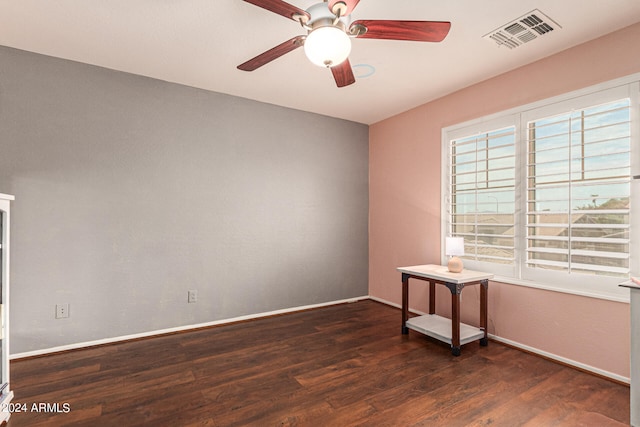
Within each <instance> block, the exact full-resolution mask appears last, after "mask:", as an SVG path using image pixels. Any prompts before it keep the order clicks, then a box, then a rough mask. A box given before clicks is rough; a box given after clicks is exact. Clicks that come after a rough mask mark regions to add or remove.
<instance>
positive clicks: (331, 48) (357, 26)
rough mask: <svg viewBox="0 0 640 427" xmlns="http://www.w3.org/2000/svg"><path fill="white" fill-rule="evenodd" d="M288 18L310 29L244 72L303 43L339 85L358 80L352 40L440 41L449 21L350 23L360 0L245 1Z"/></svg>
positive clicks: (312, 58) (243, 67)
mask: <svg viewBox="0 0 640 427" xmlns="http://www.w3.org/2000/svg"><path fill="white" fill-rule="evenodd" d="M244 1H246V2H247V3H251V4H253V5H256V6H258V7H261V8H263V9H266V10H269V11H271V12H273V13H277V14H278V15H282V16H284V17H285V18H289V19H292V20H294V21H297V22H299V23H300V25H302V27H303V28H304V29H305V30H307V34H306V35H300V36H295V37H293V38H292V39H289V40H287V41H285V42H283V43H281V44H279V45H278V46H276V47H274V48H272V49H269V50H267V51H266V52H263V53H261V54H260V55H258V56H256V57H255V58H252V59H250V60H248V61H247V62H245V63H243V64H240V65H238V69H240V70H243V71H254V70H256V69H258V68H260V67H262V66H263V65H265V64H268V63H269V62H271V61H273V60H274V59H277V58H279V57H281V56H283V55H284V54H286V53H289V52H291V51H293V50H295V49H297V48H299V47H301V46H304V51H305V54H306V55H307V58H309V60H310V61H311V62H312V63H314V64H316V65H319V66H321V67H326V68H329V69H331V72H332V74H333V78H334V79H335V81H336V84H337V85H338V87H344V86H348V85H350V84H353V83H355V81H356V79H355V76H354V75H353V70H352V68H351V64H350V63H349V53H350V52H351V39H352V38H359V39H386V40H406V41H421V42H440V41H442V40H444V38H445V37H446V36H447V34H448V33H449V28H451V23H450V22H443V21H394V20H371V19H360V20H356V21H353V22H350V17H349V15H350V14H351V12H352V11H353V9H355V7H356V6H357V5H358V3H359V2H360V0H325V1H323V2H320V3H316V4H314V5H313V6H311V7H309V8H308V9H307V10H302V9H300V8H298V7H296V6H294V5H292V4H289V3H287V2H285V1H282V0H244Z"/></svg>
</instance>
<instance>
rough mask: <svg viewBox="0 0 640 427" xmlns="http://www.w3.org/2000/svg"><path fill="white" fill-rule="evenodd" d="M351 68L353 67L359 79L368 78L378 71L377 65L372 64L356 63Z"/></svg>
mask: <svg viewBox="0 0 640 427" xmlns="http://www.w3.org/2000/svg"><path fill="white" fill-rule="evenodd" d="M351 68H353V73H354V74H355V77H356V78H357V79H366V78H367V77H371V76H373V75H374V74H375V73H376V67H374V66H373V65H370V64H356V65H353V66H352V67H351Z"/></svg>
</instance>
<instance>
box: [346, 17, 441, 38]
mask: <svg viewBox="0 0 640 427" xmlns="http://www.w3.org/2000/svg"><path fill="white" fill-rule="evenodd" d="M358 25H362V26H364V27H366V28H367V31H366V32H365V33H364V34H361V35H358V36H357V37H358V38H361V39H386V40H410V41H418V42H440V41H442V40H444V38H445V37H446V36H447V34H449V28H451V22H440V21H384V20H372V19H361V20H358V21H355V22H353V23H352V24H351V26H350V28H354V26H358Z"/></svg>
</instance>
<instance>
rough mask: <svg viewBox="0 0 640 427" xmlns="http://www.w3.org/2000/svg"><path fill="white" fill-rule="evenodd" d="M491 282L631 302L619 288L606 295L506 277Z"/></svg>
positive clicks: (496, 278)
mask: <svg viewBox="0 0 640 427" xmlns="http://www.w3.org/2000/svg"><path fill="white" fill-rule="evenodd" d="M491 281H493V282H500V283H505V284H508V285H516V286H524V287H527V288H534V289H542V290H545V291H551V292H560V293H563V294H570V295H577V296H581V297H587V298H596V299H602V300H607V301H614V302H622V303H626V304H629V300H630V295H629V292H628V291H627V290H625V289H622V288H619V287H617V286H616V288H614V289H612V291H611V293H605V292H597V291H579V290H577V289H570V288H564V287H561V286H553V285H541V284H539V283H536V282H532V281H530V280H520V279H514V278H511V277H505V276H494V278H493V279H491ZM622 282H624V280H623V279H620V283H622Z"/></svg>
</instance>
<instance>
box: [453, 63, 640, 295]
mask: <svg viewBox="0 0 640 427" xmlns="http://www.w3.org/2000/svg"><path fill="white" fill-rule="evenodd" d="M621 98H629V99H630V115H631V177H632V178H631V183H630V206H629V210H630V213H629V232H630V236H633V235H634V234H635V235H636V236H635V239H634V238H633V237H632V238H631V243H630V245H629V254H630V259H629V263H630V265H629V267H630V271H631V275H632V276H638V275H640V255H639V254H640V179H635V180H634V179H633V176H636V175H638V174H640V108H639V104H640V73H636V74H633V75H630V76H627V77H623V78H620V79H616V80H611V81H608V82H604V83H601V84H597V85H594V86H590V87H587V88H584V89H581V90H577V91H573V92H569V93H566V94H563V95H559V96H555V97H552V98H548V99H544V100H541V101H537V102H534V103H531V104H526V105H523V106H520V107H516V108H512V109H509V110H506V111H502V112H498V113H495V114H491V115H488V116H485V117H481V118H478V119H475V120H470V121H467V122H464V123H460V124H456V125H452V126H448V127H445V128H443V129H442V145H441V147H442V163H441V176H442V179H441V191H442V193H441V194H442V195H443V198H442V200H443V202H442V203H441V218H442V221H441V261H442V263H443V264H446V262H447V257H446V255H445V254H444V247H445V246H444V239H445V237H447V236H449V235H450V231H451V224H450V218H451V217H450V212H449V209H450V200H451V194H450V189H451V176H450V167H451V163H450V141H452V140H455V139H458V138H464V137H468V136H471V135H474V134H479V133H487V132H491V131H493V130H496V129H500V128H504V127H508V126H515V128H516V132H515V144H516V150H515V151H516V185H515V192H516V215H515V218H514V227H515V233H514V234H515V238H514V247H515V261H514V263H513V265H505V264H495V263H489V262H478V261H473V260H464V263H465V267H466V268H469V269H472V270H480V271H489V272H492V273H494V274H495V275H496V277H495V280H496V281H500V282H504V283H510V284H514V285H522V286H527V287H533V288H541V289H546V290H552V291H558V292H565V293H570V294H577V295H582V296H588V297H594V298H601V299H607V300H613V301H620V302H627V301H629V293H628V291H627V290H626V289H624V288H620V287H619V286H618V284H619V283H621V282H624V279H623V278H620V277H607V276H590V275H582V274H580V275H577V274H572V275H570V274H568V273H563V272H558V271H546V270H544V269H533V268H529V267H527V266H526V203H527V198H526V191H527V190H526V179H527V169H526V164H527V132H528V129H527V123H528V122H529V121H532V120H535V119H540V118H543V117H547V116H550V115H553V114H557V113H562V112H567V111H571V110H572V109H582V108H588V107H591V106H593V105H598V104H604V103H607V102H610V101H614V100H617V99H621ZM531 270H536V271H531Z"/></svg>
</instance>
